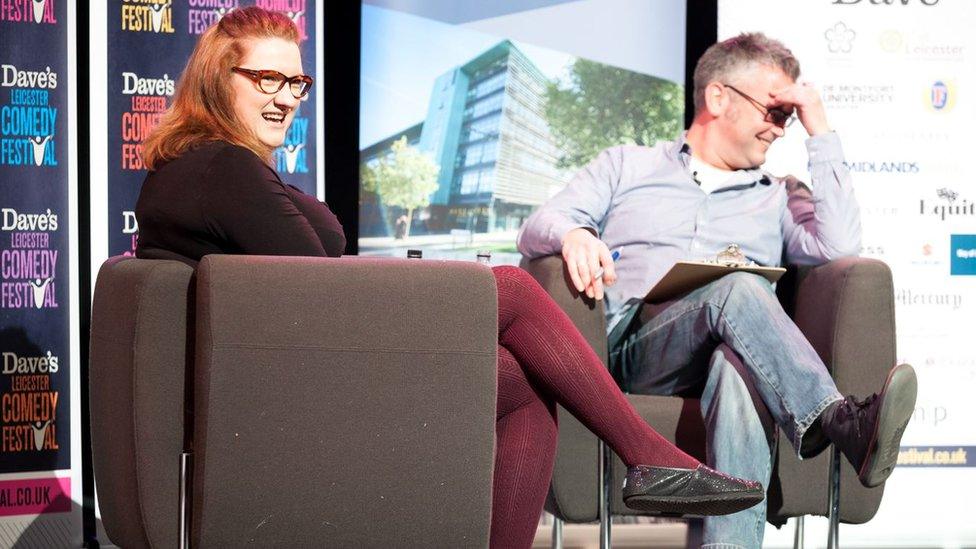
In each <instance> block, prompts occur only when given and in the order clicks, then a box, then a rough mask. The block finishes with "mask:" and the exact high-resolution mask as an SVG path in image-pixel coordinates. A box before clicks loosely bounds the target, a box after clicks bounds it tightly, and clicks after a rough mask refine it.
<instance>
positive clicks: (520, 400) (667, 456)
mask: <svg viewBox="0 0 976 549" xmlns="http://www.w3.org/2000/svg"><path fill="white" fill-rule="evenodd" d="M492 272H493V273H494V275H495V283H496V284H497V286H498V408H497V412H496V418H495V437H496V441H497V442H496V444H497V447H496V451H495V474H494V488H493V491H492V509H491V510H492V518H491V546H492V547H497V548H501V547H505V548H509V547H513V548H520V547H530V546H531V544H532V538H533V536H534V535H535V530H536V526H537V524H538V522H539V513H541V511H542V506H543V504H544V503H545V498H546V491H547V490H548V488H549V479H550V477H551V475H552V466H553V460H554V458H555V452H556V432H557V427H556V411H555V403H559V404H561V405H562V406H563V407H565V408H566V409H567V410H569V411H570V412H571V413H572V414H573V415H574V416H576V417H577V418H578V419H579V420H580V421H581V422H582V423H583V424H584V425H586V426H587V427H588V428H589V429H590V430H591V431H593V433H594V434H596V435H597V436H599V437H600V438H601V439H603V440H604V441H606V443H607V444H609V445H610V447H611V448H612V449H613V450H614V452H616V453H617V455H618V456H620V459H622V460H623V462H624V463H625V464H627V465H628V466H630V465H658V466H667V467H687V468H694V467H697V466H698V463H699V462H698V460H696V459H695V458H693V457H691V456H689V455H687V454H685V453H684V452H682V451H681V450H679V449H678V448H676V447H675V446H674V445H673V444H671V443H670V442H668V441H667V440H666V439H664V438H663V437H662V436H661V435H659V434H658V433H657V431H655V430H654V429H652V428H651V427H650V426H649V425H647V423H645V422H644V420H643V419H641V417H640V416H639V415H637V412H636V411H635V410H634V408H633V407H632V406H631V405H630V403H629V402H628V401H627V399H626V398H625V397H624V395H623V393H621V392H620V389H618V388H617V384H616V383H615V382H614V381H613V378H612V377H611V376H610V374H609V373H608V372H607V370H606V367H605V366H604V365H603V363H602V362H600V359H599V358H598V357H597V356H596V353H594V352H593V349H591V348H590V346H589V344H588V343H587V342H586V340H585V339H583V336H582V335H580V333H579V332H578V331H577V330H576V327H575V326H574V325H573V323H572V322H571V321H570V320H569V317H567V316H566V314H565V313H564V312H563V311H562V309H560V308H559V306H558V305H556V303H555V302H554V301H553V300H552V299H551V298H550V297H549V294H547V293H546V292H545V290H543V289H542V288H541V287H540V286H539V285H538V284H537V283H536V281H535V280H534V279H533V278H532V277H531V276H530V275H529V274H528V273H526V272H525V271H523V270H522V269H519V268H516V267H509V266H502V267H495V268H494V269H492Z"/></svg>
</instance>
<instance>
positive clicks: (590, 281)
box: [563, 227, 617, 300]
mask: <svg viewBox="0 0 976 549" xmlns="http://www.w3.org/2000/svg"><path fill="white" fill-rule="evenodd" d="M563 261H565V262H566V268H567V269H568V270H569V278H570V279H572V281H573V285H574V286H575V287H576V291H578V292H580V293H586V295H587V297H590V298H591V299H597V300H599V299H603V285H604V284H606V285H607V286H612V285H613V284H614V283H615V282H616V281H617V273H616V272H615V271H614V269H613V258H612V257H611V256H610V249H609V248H607V245H606V244H604V243H603V241H601V240H600V239H599V238H597V237H596V236H594V235H593V233H592V232H590V230H589V229H584V228H583V227H579V228H576V229H573V230H571V231H569V232H568V233H566V236H564V237H563ZM601 267H602V268H603V275H602V276H597V274H598V273H599V271H600V268H601Z"/></svg>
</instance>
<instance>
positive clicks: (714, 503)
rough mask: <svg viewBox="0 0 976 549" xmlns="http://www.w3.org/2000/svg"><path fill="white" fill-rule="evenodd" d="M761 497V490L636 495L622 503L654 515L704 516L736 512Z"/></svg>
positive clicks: (753, 503)
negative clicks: (700, 494)
mask: <svg viewBox="0 0 976 549" xmlns="http://www.w3.org/2000/svg"><path fill="white" fill-rule="evenodd" d="M763 497H764V494H763V491H762V490H756V491H753V492H738V493H732V494H722V495H715V496H709V497H700V496H699V497H687V496H684V497H682V496H657V497H650V496H639V495H638V496H631V497H629V498H624V504H626V505H627V507H630V508H631V509H635V510H637V511H642V512H644V513H651V514H655V515H665V516H676V517H677V516H682V517H687V516H703V517H704V516H716V515H730V514H732V513H738V512H739V511H742V510H744V509H748V508H750V507H752V506H753V505H756V504H757V503H759V502H761V501H762V500H763Z"/></svg>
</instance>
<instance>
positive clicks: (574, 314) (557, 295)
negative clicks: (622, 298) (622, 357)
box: [519, 255, 607, 364]
mask: <svg viewBox="0 0 976 549" xmlns="http://www.w3.org/2000/svg"><path fill="white" fill-rule="evenodd" d="M519 266H520V267H522V269H525V270H526V271H527V272H528V273H529V274H530V275H532V278H535V280H536V282H538V283H539V285H540V286H542V289H544V290H545V291H546V293H548V294H549V296H550V297H552V299H553V301H555V302H556V304H557V305H559V308H561V309H562V310H563V311H564V312H565V313H566V314H567V315H568V316H569V319H570V320H572V321H573V324H574V325H575V326H576V329H578V330H579V331H580V333H581V334H583V337H584V338H586V341H587V342H588V343H589V344H590V347H593V350H594V351H595V352H596V355H597V356H598V357H600V360H602V361H603V363H604V364H606V363H607V319H606V315H605V313H604V308H603V301H596V300H595V299H590V298H588V297H586V295H585V294H581V293H579V292H577V291H576V288H574V287H573V283H572V281H571V280H570V278H569V273H568V272H567V271H566V268H565V266H563V258H562V257H561V256H558V255H549V256H545V257H539V258H536V259H522V262H521V263H520V264H519Z"/></svg>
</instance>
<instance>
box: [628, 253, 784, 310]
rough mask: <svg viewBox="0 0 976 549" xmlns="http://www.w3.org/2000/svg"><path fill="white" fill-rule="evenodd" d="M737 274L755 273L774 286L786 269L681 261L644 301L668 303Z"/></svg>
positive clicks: (649, 292)
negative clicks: (731, 274)
mask: <svg viewBox="0 0 976 549" xmlns="http://www.w3.org/2000/svg"><path fill="white" fill-rule="evenodd" d="M735 272H746V273H755V274H758V275H760V276H762V277H763V278H765V279H766V280H768V281H769V283H770V284H772V283H773V282H776V281H777V280H779V279H780V277H781V276H783V273H785V272H786V269H785V268H783V267H762V266H759V265H728V264H721V263H708V262H705V261H679V262H677V263H675V264H674V265H673V266H672V267H671V270H669V271H668V272H667V274H665V275H664V278H662V279H661V280H660V281H658V283H657V284H655V285H654V287H653V288H651V289H650V291H648V292H647V295H645V296H644V301H646V302H648V303H660V302H662V301H667V300H669V299H671V298H673V297H677V296H679V295H681V294H684V293H686V292H690V291H691V290H694V289H696V288H700V287H702V286H704V285H705V284H708V283H709V282H712V281H714V280H718V279H719V278H722V277H723V276H725V275H727V274H729V273H735Z"/></svg>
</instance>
